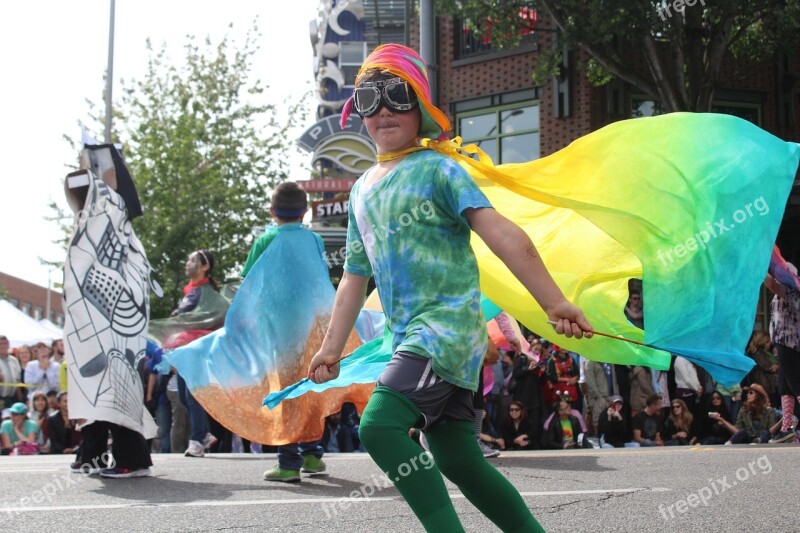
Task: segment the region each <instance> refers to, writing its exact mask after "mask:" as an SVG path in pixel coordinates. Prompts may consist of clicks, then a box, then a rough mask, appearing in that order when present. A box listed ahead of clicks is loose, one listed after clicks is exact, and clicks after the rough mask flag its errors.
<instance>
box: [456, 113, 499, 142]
mask: <svg viewBox="0 0 800 533" xmlns="http://www.w3.org/2000/svg"><path fill="white" fill-rule="evenodd" d="M496 127H497V116H496V113H489V114H486V115H473V116H471V117H467V118H464V119H461V120H459V121H458V134H459V135H461V138H462V139H464V140H466V139H478V138H480V137H487V136H489V135H491V134H492V133H493V132H494V129H495V128H496Z"/></svg>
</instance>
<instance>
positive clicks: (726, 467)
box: [0, 444, 800, 533]
mask: <svg viewBox="0 0 800 533" xmlns="http://www.w3.org/2000/svg"><path fill="white" fill-rule="evenodd" d="M71 459H72V458H71V457H58V456H33V457H2V458H0V479H2V482H0V483H1V486H2V489H1V490H2V492H0V531H3V532H5V531H9V532H12V531H13V532H15V533H20V532H27V531H30V532H37V533H44V532H50V531H56V532H61V531H132V532H133V531H135V532H139V531H142V532H144V531H187V532H199V531H284V532H285V531H292V532H295V531H297V532H315V533H317V532H320V531H348V532H352V531H355V532H361V531H364V532H367V531H370V532H371V531H380V532H382V533H388V532H400V531H402V532H408V531H422V528H421V526H420V524H419V522H417V520H416V518H415V517H414V515H413V513H412V512H411V509H410V508H409V507H408V506H407V505H406V504H405V503H404V502H403V500H402V498H401V497H400V496H399V494H398V492H397V491H396V490H395V489H394V487H393V486H391V485H389V486H387V483H386V481H385V480H384V479H383V478H382V477H381V476H382V473H381V471H380V469H378V467H377V466H376V465H375V464H374V463H373V462H372V460H371V459H370V458H369V456H367V455H366V454H333V455H328V456H326V457H325V461H326V462H327V463H328V472H329V473H328V475H326V476H319V477H304V478H303V481H302V482H301V483H298V484H292V485H287V484H280V483H268V482H265V481H263V480H262V477H261V476H262V472H263V471H264V470H266V469H268V468H269V467H271V466H272V465H273V464H274V463H275V456H274V455H246V454H225V455H222V454H221V455H207V456H206V457H205V458H202V459H196V458H185V457H183V456H180V455H160V454H156V455H154V456H153V461H154V463H155V465H154V467H153V476H152V477H149V478H138V479H103V478H100V477H97V476H86V475H81V474H71V473H69V471H68V464H69V462H70V460H71ZM798 459H800V446H797V445H791V444H785V445H760V446H747V445H745V446H708V447H699V446H698V447H673V448H658V449H652V448H649V449H645V448H642V449H638V450H633V449H631V450H624V449H617V450H576V451H553V452H511V453H503V454H502V455H501V456H500V457H499V458H497V459H493V460H492V463H493V464H494V465H495V466H496V467H497V468H499V469H500V470H501V471H502V472H503V473H504V474H505V475H506V476H507V477H508V478H509V479H510V480H511V482H512V483H513V484H514V485H515V486H516V487H517V489H518V490H519V491H520V493H521V494H522V496H523V498H524V499H525V502H526V503H527V504H528V507H529V508H530V509H531V511H532V512H533V513H534V515H535V516H536V517H537V518H538V519H539V521H540V523H541V524H542V525H543V526H544V528H545V529H546V530H547V531H550V532H559V531H580V532H586V531H682V532H685V531H704V532H715V531H738V530H743V529H750V530H755V531H771V532H796V531H800V517H798V514H797V504H798V502H800V488H799V487H798V481H797V479H798V478H797V473H798ZM448 489H449V490H450V495H451V497H452V499H453V503H454V505H455V507H456V510H457V511H458V513H459V516H460V517H461V519H462V523H463V525H464V528H465V530H466V531H469V532H473V531H475V532H477V531H480V532H484V531H497V530H498V529H497V528H496V527H495V526H494V525H493V524H492V523H491V522H489V521H488V520H487V519H485V518H484V517H483V516H482V515H481V514H480V513H479V512H478V511H477V509H475V508H474V507H473V506H472V505H471V504H470V503H469V501H467V500H466V499H465V498H464V497H463V496H462V495H461V493H460V492H459V491H458V489H457V488H456V487H455V486H454V485H452V484H450V483H449V482H448Z"/></svg>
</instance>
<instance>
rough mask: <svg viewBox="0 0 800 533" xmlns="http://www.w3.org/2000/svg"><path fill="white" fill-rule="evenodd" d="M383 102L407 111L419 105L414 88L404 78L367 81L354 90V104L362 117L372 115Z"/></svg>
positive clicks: (397, 110)
mask: <svg viewBox="0 0 800 533" xmlns="http://www.w3.org/2000/svg"><path fill="white" fill-rule="evenodd" d="M381 102H383V104H384V105H386V107H388V108H389V109H391V110H392V111H395V112H399V113H405V112H406V111H411V110H412V109H414V108H415V107H417V106H418V105H419V101H418V100H417V95H416V94H414V89H412V88H411V87H409V85H408V82H405V81H403V79H402V78H391V79H389V80H378V81H367V82H364V83H363V84H362V85H359V86H358V87H357V88H356V90H355V91H353V106H354V107H355V110H356V113H358V114H359V115H360V116H361V117H371V116H372V115H374V114H375V113H377V112H378V110H379V109H380V108H381Z"/></svg>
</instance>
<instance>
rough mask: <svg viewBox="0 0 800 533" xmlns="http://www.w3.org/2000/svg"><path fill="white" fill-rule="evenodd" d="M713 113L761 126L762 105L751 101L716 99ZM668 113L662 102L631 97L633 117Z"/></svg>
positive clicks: (712, 109)
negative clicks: (731, 116)
mask: <svg viewBox="0 0 800 533" xmlns="http://www.w3.org/2000/svg"><path fill="white" fill-rule="evenodd" d="M711 111H712V112H713V113H722V114H725V115H733V116H735V117H739V118H743V119H745V120H748V121H750V122H752V123H753V124H755V125H756V126H759V127H760V126H761V105H760V104H757V103H751V102H728V101H721V100H720V101H716V102H714V105H713V106H712V108H711ZM664 113H666V111H665V109H664V106H663V105H661V103H660V102H655V101H653V100H648V99H646V98H644V97H636V96H634V97H632V98H631V117H632V118H641V117H654V116H656V115H663V114H664Z"/></svg>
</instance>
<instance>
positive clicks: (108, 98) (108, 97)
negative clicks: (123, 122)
mask: <svg viewBox="0 0 800 533" xmlns="http://www.w3.org/2000/svg"><path fill="white" fill-rule="evenodd" d="M114 4H115V0H111V20H110V21H109V23H108V70H107V72H106V132H105V142H106V143H110V142H111V86H112V84H113V82H114Z"/></svg>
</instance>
